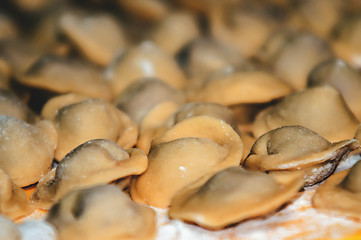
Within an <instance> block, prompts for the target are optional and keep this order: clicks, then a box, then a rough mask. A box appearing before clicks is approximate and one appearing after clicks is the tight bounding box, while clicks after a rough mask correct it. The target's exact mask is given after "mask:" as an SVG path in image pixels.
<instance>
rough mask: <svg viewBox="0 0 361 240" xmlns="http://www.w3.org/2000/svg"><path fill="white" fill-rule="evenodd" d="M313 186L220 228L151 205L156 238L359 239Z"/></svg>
mask: <svg viewBox="0 0 361 240" xmlns="http://www.w3.org/2000/svg"><path fill="white" fill-rule="evenodd" d="M359 159H360V156H358V155H357V156H352V157H349V158H348V159H347V160H346V161H343V162H342V163H341V164H340V165H339V167H338V168H337V171H341V170H344V169H347V168H350V167H351V166H353V165H354V164H355V162H357V161H358V160H359ZM321 184H322V183H321ZM316 188H317V185H316V186H313V187H310V188H307V189H305V191H303V192H300V193H298V196H297V197H295V198H294V200H293V201H292V202H291V203H290V204H288V205H286V206H284V207H283V208H282V209H281V210H280V211H278V212H276V213H274V214H270V215H268V216H266V217H261V218H256V219H252V220H247V221H244V222H242V223H240V224H237V225H235V226H232V227H229V228H227V229H224V230H220V231H210V230H206V229H203V228H201V227H198V226H196V225H193V224H187V223H184V222H181V221H178V220H170V219H169V218H168V215H167V210H163V209H157V208H153V209H154V210H155V211H156V213H157V218H158V219H157V220H158V223H157V224H158V234H157V237H156V240H188V239H197V240H203V239H204V240H218V239H239V240H243V239H244V240H253V239H254V240H262V239H267V240H281V239H284V240H296V239H318V240H319V239H348V240H351V239H361V221H357V220H352V219H349V218H345V217H341V216H334V215H329V214H323V213H321V212H319V211H317V210H316V209H314V208H313V207H312V203H311V199H312V196H313V194H314V193H315V191H316ZM31 191H32V189H27V192H28V193H29V192H31ZM45 214H46V213H45V212H44V211H40V210H36V211H35V212H33V213H32V214H31V215H29V216H27V217H25V218H22V219H18V221H17V223H20V222H24V221H29V220H31V219H43V218H44V216H45ZM34 227H36V225H34ZM30 230H31V231H36V229H29V231H30ZM34 240H35V239H34Z"/></svg>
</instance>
